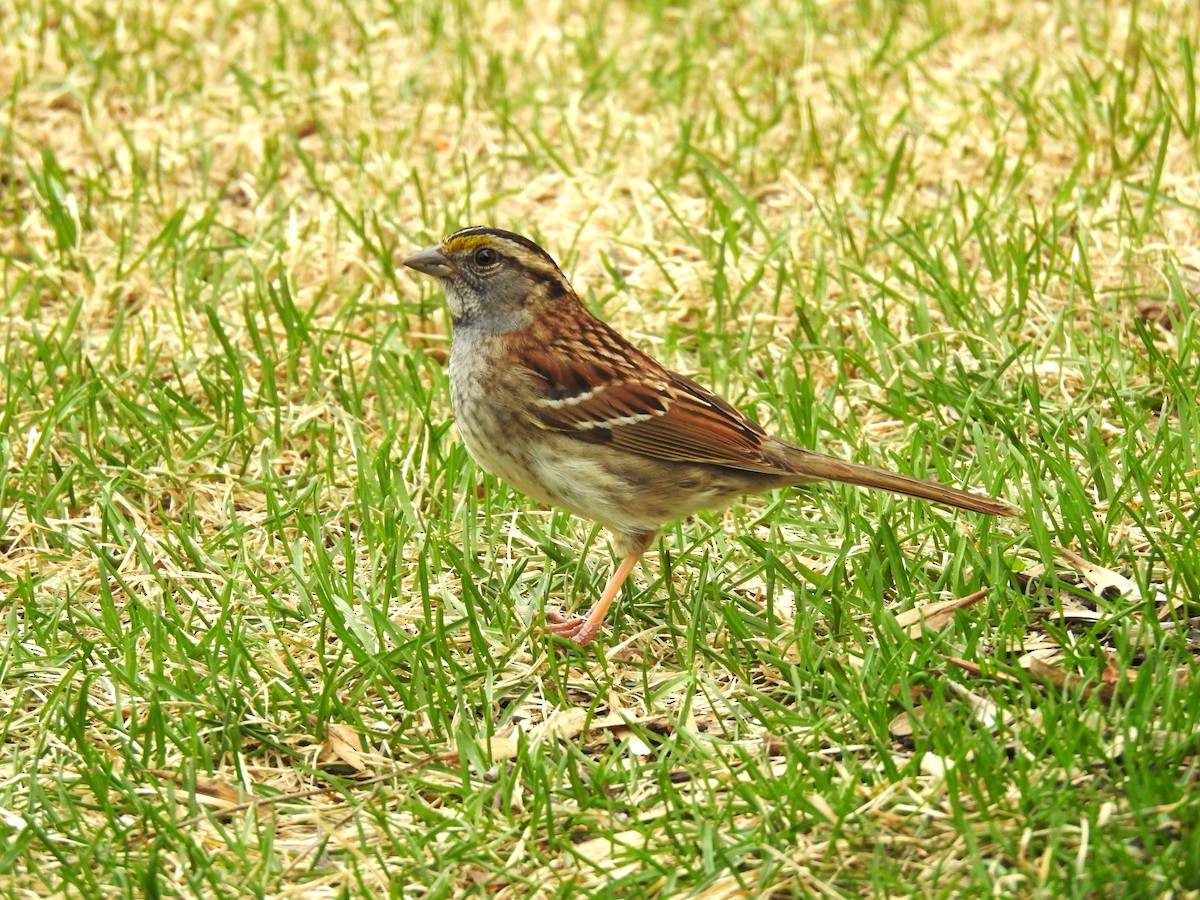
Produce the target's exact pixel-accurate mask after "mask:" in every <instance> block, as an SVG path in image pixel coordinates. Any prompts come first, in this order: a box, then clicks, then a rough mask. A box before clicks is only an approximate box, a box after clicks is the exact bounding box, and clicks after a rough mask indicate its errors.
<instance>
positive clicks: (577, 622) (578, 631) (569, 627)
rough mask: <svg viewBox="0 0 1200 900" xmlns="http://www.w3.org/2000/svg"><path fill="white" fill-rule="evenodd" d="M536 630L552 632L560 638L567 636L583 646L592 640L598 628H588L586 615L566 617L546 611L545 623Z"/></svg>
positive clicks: (546, 632)
mask: <svg viewBox="0 0 1200 900" xmlns="http://www.w3.org/2000/svg"><path fill="white" fill-rule="evenodd" d="M538 630H539V631H540V632H541V633H542V634H553V635H557V636H558V637H561V638H568V639H569V640H573V641H574V642H575V643H576V644H578V645H579V646H580V647H583V646H586V645H587V644H590V643H591V642H592V639H593V638H595V637H596V632H597V631H599V628H596V627H592V628H589V627H588V618H587V616H578V617H575V618H567V617H566V616H560V615H559V614H558V613H556V612H547V613H546V624H545V625H543V626H542V627H541V628H540V629H538Z"/></svg>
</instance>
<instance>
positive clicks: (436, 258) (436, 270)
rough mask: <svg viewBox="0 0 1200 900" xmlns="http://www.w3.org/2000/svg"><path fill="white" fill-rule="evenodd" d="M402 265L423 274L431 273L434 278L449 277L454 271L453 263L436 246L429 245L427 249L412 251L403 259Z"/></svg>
mask: <svg viewBox="0 0 1200 900" xmlns="http://www.w3.org/2000/svg"><path fill="white" fill-rule="evenodd" d="M404 265H406V266H408V267H409V268H410V269H416V270H417V271H418V272H421V273H423V274H425V275H432V276H433V277H434V278H449V277H450V275H451V274H453V272H454V265H453V264H452V263H451V262H450V260H448V259H446V257H444V256H442V253H441V251H440V250H439V249H438V248H437V247H430V248H429V249H428V250H422V251H421V252H420V253H414V254H413V255H412V256H410V257H409V258H408V259H406V260H404Z"/></svg>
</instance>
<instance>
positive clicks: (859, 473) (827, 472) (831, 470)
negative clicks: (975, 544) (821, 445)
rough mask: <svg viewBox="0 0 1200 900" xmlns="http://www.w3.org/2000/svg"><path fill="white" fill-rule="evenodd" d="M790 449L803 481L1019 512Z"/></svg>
mask: <svg viewBox="0 0 1200 900" xmlns="http://www.w3.org/2000/svg"><path fill="white" fill-rule="evenodd" d="M792 449H793V453H792V454H789V459H788V464H789V468H790V469H791V470H792V471H794V472H795V473H796V474H797V475H799V476H801V477H802V478H804V480H806V481H808V480H812V481H839V482H841V483H842V484H854V485H859V486H860V487H868V488H876V489H877V490H881V491H891V492H892V493H893V494H904V495H905V496H908V497H918V498H920V499H921V500H930V501H932V502H934V503H944V504H946V505H947V506H956V507H958V508H959V509H969V510H971V511H973V512H978V513H985V514H987V515H989V516H1013V515H1017V514H1018V512H1019V510H1018V509H1017V508H1016V507H1015V506H1012V505H1011V504H1009V503H1005V502H1004V501H1003V500H996V499H994V498H992V497H981V496H979V495H978V494H969V493H967V492H966V491H960V490H959V489H958V488H952V487H948V486H947V485H944V484H941V483H939V482H936V481H923V480H921V479H920V478H912V477H910V476H908V475H899V474H897V473H895V472H885V471H884V470H883V469H876V468H874V467H872V466H863V465H859V464H858V463H852V462H847V461H846V460H844V459H837V458H836V457H833V456H825V455H824V454H823V453H814V452H812V451H811V450H804V449H802V448H800V447H795V448H792Z"/></svg>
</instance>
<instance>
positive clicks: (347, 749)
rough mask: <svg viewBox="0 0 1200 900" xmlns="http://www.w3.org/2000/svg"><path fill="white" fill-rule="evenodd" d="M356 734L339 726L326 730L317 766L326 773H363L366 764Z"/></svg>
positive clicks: (330, 726) (333, 725) (343, 726)
mask: <svg viewBox="0 0 1200 900" xmlns="http://www.w3.org/2000/svg"><path fill="white" fill-rule="evenodd" d="M360 746H361V744H360V741H359V736H358V733H357V732H355V731H354V729H352V728H350V727H348V726H346V725H341V724H337V723H334V724H331V725H329V726H328V727H327V728H326V732H325V743H323V744H322V745H321V750H320V752H318V753H317V765H318V766H320V767H321V768H322V769H324V770H325V771H327V772H338V773H341V774H350V773H351V772H355V773H357V772H364V771H366V769H367V764H366V762H365V761H364V760H363V755H362V751H361V750H360V749H359V747H360Z"/></svg>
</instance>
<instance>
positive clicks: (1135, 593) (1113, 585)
mask: <svg viewBox="0 0 1200 900" xmlns="http://www.w3.org/2000/svg"><path fill="white" fill-rule="evenodd" d="M1056 549H1057V550H1058V553H1059V555H1060V556H1061V557H1062V558H1063V559H1065V560H1066V561H1067V562H1069V563H1071V564H1072V565H1074V566H1076V567H1077V568H1078V569H1079V571H1080V573H1081V574H1082V575H1083V577H1084V578H1085V579H1086V580H1087V583H1088V585H1089V586H1090V588H1091V591H1092V593H1093V594H1095V595H1096V596H1097V597H1103V598H1104V599H1105V600H1116V599H1118V598H1122V597H1124V598H1126V599H1129V600H1141V599H1142V595H1141V592H1140V591H1139V590H1138V586H1137V584H1136V583H1135V582H1133V581H1131V580H1130V579H1128V578H1126V577H1125V576H1124V575H1120V574H1118V573H1117V572H1114V571H1113V570H1112V569H1106V568H1104V567H1103V566H1098V565H1096V564H1095V563H1092V562H1089V561H1088V560H1086V559H1084V558H1083V557H1082V556H1080V555H1079V554H1078V553H1075V552H1074V551H1072V550H1069V549H1067V548H1066V547H1058V548H1056Z"/></svg>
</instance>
